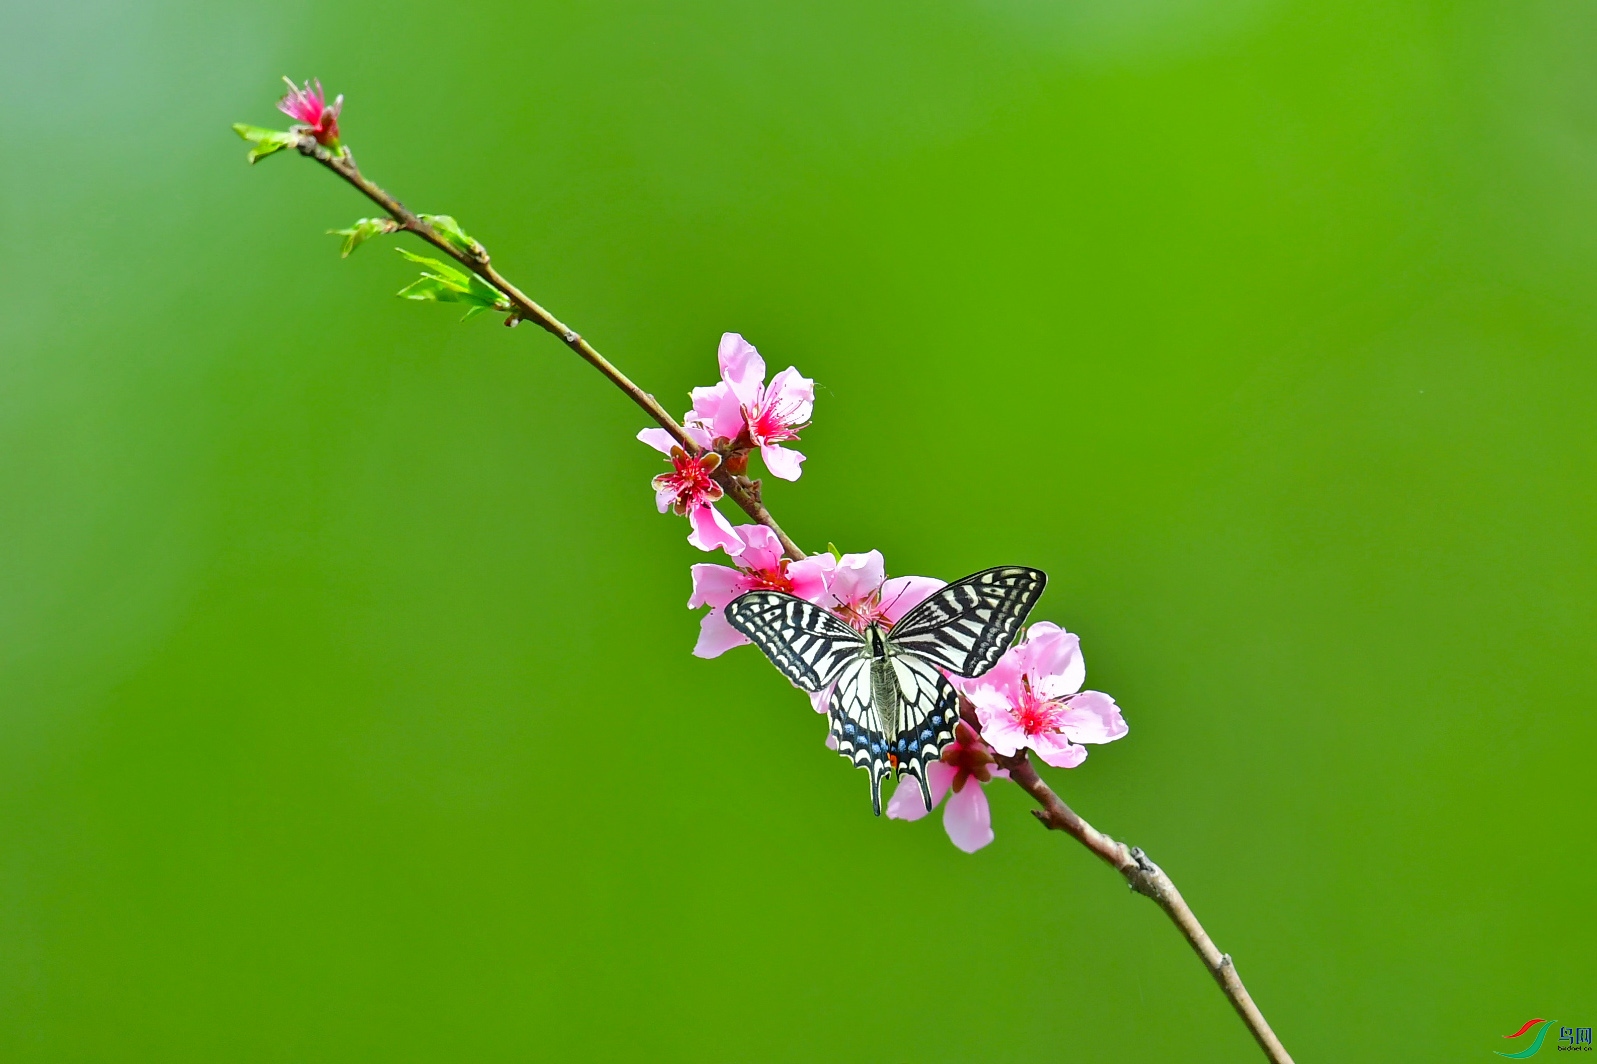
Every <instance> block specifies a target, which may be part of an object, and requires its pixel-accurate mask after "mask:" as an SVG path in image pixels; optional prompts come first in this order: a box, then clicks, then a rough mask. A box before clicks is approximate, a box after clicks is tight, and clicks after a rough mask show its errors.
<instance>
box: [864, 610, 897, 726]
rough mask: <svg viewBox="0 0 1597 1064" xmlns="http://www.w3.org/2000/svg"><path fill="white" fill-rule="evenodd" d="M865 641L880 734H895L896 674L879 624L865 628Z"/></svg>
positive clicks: (873, 704) (872, 705)
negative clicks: (868, 654)
mask: <svg viewBox="0 0 1597 1064" xmlns="http://www.w3.org/2000/svg"><path fill="white" fill-rule="evenodd" d="M865 643H866V646H868V647H869V648H870V661H871V708H872V709H874V710H876V716H877V719H878V720H880V721H881V722H882V734H884V735H896V734H897V733H898V700H899V686H898V675H897V672H896V671H895V670H894V668H893V660H892V658H891V657H890V656H889V655H890V651H889V650H888V644H887V639H886V637H885V636H884V635H883V634H882V627H881V625H879V624H873V625H871V626H870V627H869V628H867V629H865Z"/></svg>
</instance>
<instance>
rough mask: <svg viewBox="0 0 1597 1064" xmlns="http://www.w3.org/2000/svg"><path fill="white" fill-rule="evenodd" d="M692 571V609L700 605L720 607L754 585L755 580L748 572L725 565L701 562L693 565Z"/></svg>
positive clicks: (689, 598) (690, 598) (689, 607)
mask: <svg viewBox="0 0 1597 1064" xmlns="http://www.w3.org/2000/svg"><path fill="white" fill-rule="evenodd" d="M692 573H693V594H691V595H689V596H688V609H690V610H696V609H698V608H699V607H700V606H714V607H715V608H716V609H720V608H721V607H722V606H725V605H726V604H727V603H728V602H731V601H732V600H733V599H735V598H737V597H738V596H739V595H741V594H743V592H745V591H748V590H749V589H750V588H752V587H753V586H754V581H753V580H752V579H750V578H749V576H748V574H747V573H740V572H738V571H737V570H736V569H729V568H728V567H726V566H724V565H708V564H702V563H701V564H699V565H695V566H694V567H693V569H692Z"/></svg>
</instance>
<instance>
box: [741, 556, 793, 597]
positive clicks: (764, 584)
mask: <svg viewBox="0 0 1597 1064" xmlns="http://www.w3.org/2000/svg"><path fill="white" fill-rule="evenodd" d="M748 573H749V575H750V576H752V577H753V578H754V586H753V587H751V588H750V589H749V590H750V591H786V592H787V593H788V594H789V595H791V594H792V593H793V579H792V577H790V576H788V575H787V559H786V558H783V559H782V560H780V561H778V562H777V563H776V568H775V569H750V570H749V571H748Z"/></svg>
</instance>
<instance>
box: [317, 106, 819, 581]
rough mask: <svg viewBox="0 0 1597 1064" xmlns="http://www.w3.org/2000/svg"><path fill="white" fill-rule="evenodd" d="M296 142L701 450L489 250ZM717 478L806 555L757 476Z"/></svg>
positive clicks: (354, 169)
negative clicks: (497, 265)
mask: <svg viewBox="0 0 1597 1064" xmlns="http://www.w3.org/2000/svg"><path fill="white" fill-rule="evenodd" d="M296 147H297V148H298V149H299V152H300V154H301V155H305V156H308V157H309V158H312V159H315V160H316V161H317V162H319V163H321V164H322V165H323V166H325V167H326V168H327V169H329V170H331V171H332V172H333V173H335V174H337V175H338V176H339V177H341V178H343V179H344V180H345V181H347V182H349V184H351V185H353V186H354V187H355V189H356V190H357V191H358V192H360V194H361V195H363V196H365V197H366V198H367V199H369V200H371V201H372V202H373V203H375V204H377V206H379V207H381V208H382V209H383V210H384V211H386V212H387V213H388V216H389V217H390V218H392V219H393V220H394V221H395V222H396V223H398V225H399V230H400V231H402V232H407V233H414V234H415V235H416V236H418V237H420V238H421V239H422V240H425V241H426V242H427V243H429V244H431V245H432V246H433V247H435V248H437V249H438V250H439V251H442V252H443V253H444V254H446V255H448V256H449V257H450V258H452V259H454V260H455V261H456V262H458V263H460V264H461V265H462V266H464V267H466V269H468V270H470V271H471V272H472V273H474V274H476V275H477V276H478V277H481V278H482V279H483V280H484V281H486V282H488V283H489V284H490V285H492V286H493V287H494V288H495V289H496V290H498V292H499V293H500V294H501V295H502V296H504V297H505V299H507V300H508V301H509V302H510V305H511V307H512V308H514V309H513V312H512V316H511V318H510V319H508V321H507V324H511V323H514V322H516V321H532V322H537V323H538V324H539V325H541V326H543V328H544V329H545V330H546V331H548V332H550V333H553V334H554V335H555V336H557V337H559V339H560V342H561V343H563V344H565V345H566V346H567V347H569V348H571V350H573V351H575V352H576V353H577V354H578V355H579V356H580V357H581V358H582V359H583V360H584V361H585V362H587V363H588V364H589V365H591V366H592V367H593V368H594V369H596V370H598V371H599V372H600V373H602V374H604V375H605V377H606V378H607V379H608V380H609V381H610V383H611V384H614V385H615V386H616V387H617V388H620V389H621V390H622V391H623V392H624V393H626V396H627V398H629V399H631V400H632V401H633V402H634V403H637V404H638V406H640V407H641V408H642V409H643V412H644V413H645V414H648V415H649V417H651V418H653V419H654V421H655V422H656V423H657V424H658V425H659V426H660V427H661V428H663V429H665V430H666V431H667V432H669V433H670V434H671V437H672V438H673V439H674V440H676V441H677V443H679V444H681V446H682V449H683V450H685V451H687V452H688V453H689V454H698V453H699V452H700V451H702V450H703V448H702V447H700V446H699V445H698V443H696V442H695V441H694V439H693V437H692V436H689V435H688V433H687V430H686V429H684V428H683V427H682V426H681V425H680V424H679V423H678V422H677V420H676V418H674V417H672V416H671V415H670V414H668V413H667V412H666V410H665V407H663V406H661V405H660V403H659V401H658V400H656V399H655V397H654V396H652V395H650V394H649V393H648V392H646V391H644V390H643V389H642V388H639V387H638V386H637V385H636V384H634V383H632V380H631V378H629V377H628V376H627V375H626V374H625V373H622V372H621V371H620V370H619V369H617V368H616V367H615V366H614V365H613V364H612V363H611V362H610V360H609V359H607V358H605V357H604V356H603V355H601V354H600V353H599V352H598V351H597V350H596V349H595V348H594V346H593V345H592V344H590V343H589V342H588V341H586V340H584V339H583V338H582V337H581V335H579V334H578V333H577V331H576V330H575V329H572V328H571V327H570V326H568V325H566V323H565V322H563V321H561V320H560V319H559V318H557V317H555V316H554V315H553V314H551V313H549V312H548V311H547V310H545V309H544V308H543V307H542V306H540V305H539V304H538V303H537V302H535V301H534V300H532V299H531V298H529V297H528V296H527V295H526V294H525V293H524V292H522V291H521V289H519V288H517V287H516V286H515V285H513V284H511V283H510V282H509V281H507V280H505V278H504V277H502V276H501V275H500V273H499V271H498V270H496V269H494V268H493V265H492V263H491V262H490V261H489V258H488V253H487V252H486V251H484V250H483V248H482V245H480V244H478V245H474V246H473V247H472V249H471V250H469V251H467V250H464V249H462V248H460V247H458V246H456V245H455V244H453V243H451V242H450V241H448V240H446V239H444V238H443V237H442V236H440V235H439V234H438V232H437V230H435V229H434V228H433V227H432V226H430V225H428V224H427V223H426V222H425V221H423V220H422V219H421V218H420V217H418V216H417V215H416V214H415V213H414V212H412V211H411V210H410V208H408V207H406V206H405V205H404V204H403V203H401V202H399V200H397V199H395V198H394V197H393V196H391V195H389V194H388V192H386V191H385V190H384V189H383V188H382V187H381V186H379V185H377V184H376V183H375V182H373V181H371V180H369V179H367V177H366V176H365V175H364V174H362V173H361V172H360V168H359V167H358V166H356V165H355V156H354V155H353V154H351V153H350V152H349V151H348V150H344V151H342V152H338V153H335V152H333V151H331V150H329V149H327V148H325V147H323V146H322V145H321V144H318V143H317V142H316V138H315V137H313V136H311V135H309V134H308V133H300V134H299V135H298V143H297V144H296ZM715 480H716V482H717V483H718V484H720V485H721V490H722V491H724V492H726V494H727V496H728V497H729V498H730V499H731V500H732V501H733V502H735V503H737V504H738V507H739V508H741V509H742V511H743V512H744V513H746V514H748V515H749V517H750V518H752V519H753V520H754V521H756V522H758V523H759V524H762V525H764V526H765V527H766V528H769V529H770V530H771V531H772V532H774V533H775V534H776V538H777V539H778V540H779V541H780V542H781V544H782V550H783V551H784V552H785V553H786V554H787V556H788V557H789V558H792V559H793V560H794V561H799V560H801V559H802V558H803V557H804V552H803V551H802V550H800V549H799V547H798V544H796V543H794V542H793V540H792V539H791V538H789V536H788V534H787V533H786V532H784V531H782V527H781V526H780V525H778V524H777V523H776V519H775V518H774V517H772V516H771V512H770V511H769V510H767V509H766V508H765V506H764V504H763V503H762V502H761V500H760V489H759V484H758V483H757V482H755V481H752V480H750V479H749V478H748V477H747V476H743V475H739V474H734V473H733V472H731V471H730V470H729V469H727V468H726V463H724V462H723V463H722V465H721V468H720V469H718V470H717V471H716V473H715Z"/></svg>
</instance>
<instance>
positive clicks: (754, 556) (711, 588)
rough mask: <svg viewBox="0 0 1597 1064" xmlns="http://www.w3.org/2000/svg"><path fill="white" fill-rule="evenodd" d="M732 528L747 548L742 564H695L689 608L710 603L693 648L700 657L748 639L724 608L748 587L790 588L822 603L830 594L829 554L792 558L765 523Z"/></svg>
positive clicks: (739, 557) (739, 559)
mask: <svg viewBox="0 0 1597 1064" xmlns="http://www.w3.org/2000/svg"><path fill="white" fill-rule="evenodd" d="M732 531H733V532H734V533H736V535H737V537H738V539H739V540H740V541H741V544H742V548H743V549H742V550H741V551H740V552H739V553H738V554H737V555H736V557H737V564H738V568H736V569H733V568H730V567H728V566H725V565H708V564H700V565H695V566H694V567H693V594H692V595H691V596H690V597H689V598H688V609H690V610H691V609H697V608H698V607H700V606H709V607H711V609H710V612H709V613H707V614H705V615H704V620H703V621H701V622H700V624H699V642H698V644H697V645H696V646H695V647H694V648H693V653H694V654H696V655H698V656H699V657H701V658H713V657H717V656H718V655H721V654H724V653H726V652H727V651H728V650H730V649H732V648H733V647H739V646H742V645H743V644H745V643H747V642H748V641H749V639H748V637H747V636H745V635H744V634H743V633H742V632H739V631H738V630H737V629H735V628H733V627H732V626H731V625H730V624H728V623H727V620H726V615H725V613H724V612H723V611H724V610H725V608H726V605H727V604H728V603H729V602H731V601H732V600H733V599H735V598H737V597H738V596H739V595H741V594H743V593H744V592H745V591H757V590H761V589H769V590H773V591H786V592H787V593H788V594H790V595H797V596H798V597H799V598H801V599H807V600H809V601H810V602H819V601H820V600H821V599H822V598H823V597H824V596H825V594H826V569H825V568H824V566H823V565H822V562H821V558H825V559H826V560H827V561H831V560H832V556H831V555H830V554H826V555H822V556H821V558H805V559H804V560H803V561H798V562H795V561H790V560H788V559H787V558H785V557H783V555H782V544H781V543H780V542H779V541H778V540H777V538H776V533H774V532H772V531H771V530H770V529H769V528H766V527H765V526H764V525H738V526H737V527H736V528H734V529H733V530H732ZM728 553H730V552H728Z"/></svg>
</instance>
